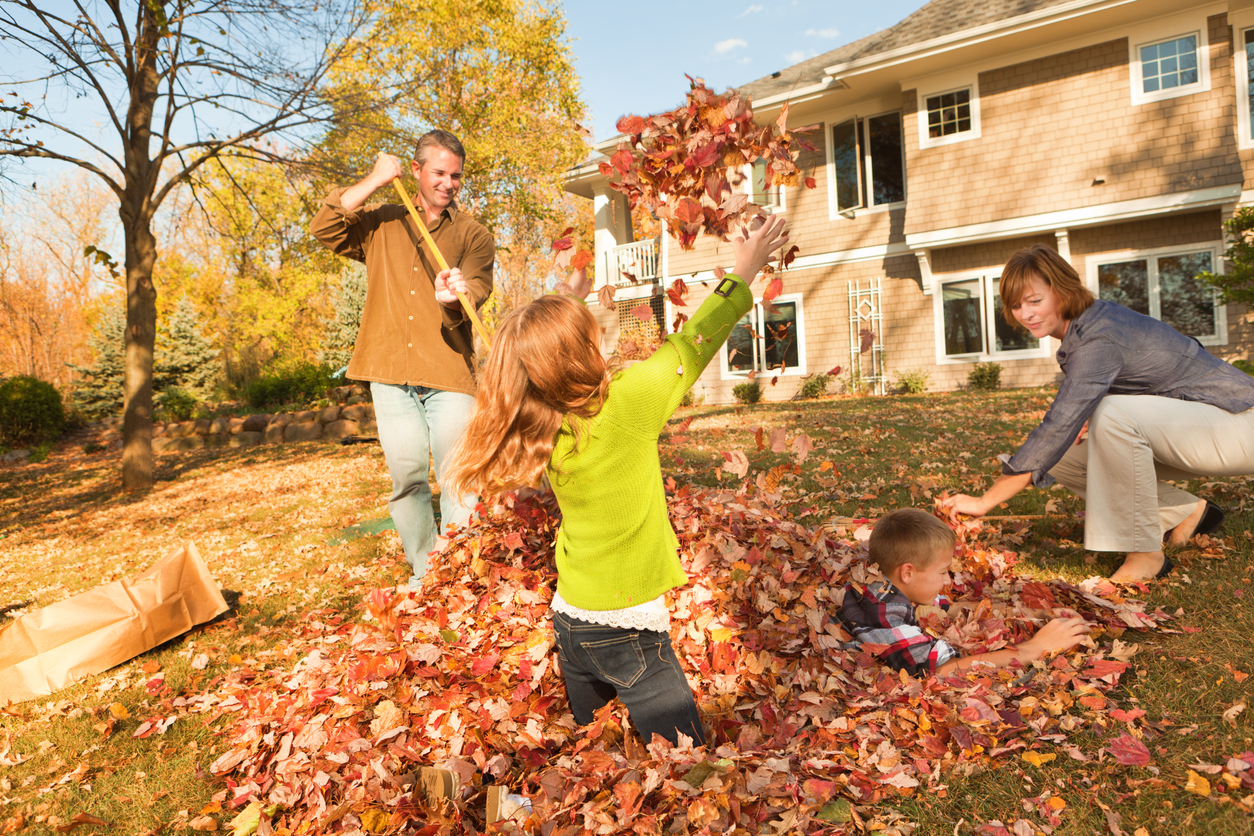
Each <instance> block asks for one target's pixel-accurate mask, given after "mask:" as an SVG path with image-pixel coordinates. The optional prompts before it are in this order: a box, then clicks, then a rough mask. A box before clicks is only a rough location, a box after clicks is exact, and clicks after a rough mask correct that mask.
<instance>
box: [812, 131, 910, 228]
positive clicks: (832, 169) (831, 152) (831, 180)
mask: <svg viewBox="0 0 1254 836" xmlns="http://www.w3.org/2000/svg"><path fill="white" fill-rule="evenodd" d="M890 113H895V114H897V118H898V119H899V120H900V125H901V182H902V189H903V191H904V193H905V197H903V198H902V199H901V200H895V201H893V202H892V203H879V204H875V205H872V206H865V205H860V206H854V207H850V208H848V209H841V208H840V207H839V206H838V205H837V203H836V152H835V149H834V147H833V144H832V129H833V128H835V127H836V126H838V125H843V124H844V123H846V122H849V121H850V120H852V121H853V123H854V130H855V132H857V135H858V142H859V148H861V150H862V155H861V157H860V158H859V159H858V178H859V182H858V189H859V192H858V194H859V195H861V194H862V191H863V190H865V191H866V193H867V195H868V196H870V197H871V198H872V199H874V197H873V196H874V193H875V188H874V187H875V180H874V178H875V170H874V167H873V166H872V164H871V144H870V142H868V141H867V136H866V132H867V123H868V122H869V121H870V120H872V119H875V118H876V117H878V116H886V115H888V114H890ZM823 148H824V161H825V163H826V166H825V167H826V169H827V216H828V219H829V220H833V221H834V220H836V219H837V218H849V217H851V216H852V213H854V212H858V213H862V212H866V213H872V212H887V211H889V210H890V209H900V208H902V207H904V206H905V205H906V198H908V197H909V195H910V184H909V176H908V175H907V173H906V120H905V114H904V113H902V112H901V110H900V109H897V110H882V111H880V112H878V113H872V114H871V115H870V116H860V115H858V114H851V115H849V116H847V117H846V118H844V119H836V120H833V121H831V122H827V123H825V124H824V125H823ZM860 199H861V198H859V200H860Z"/></svg>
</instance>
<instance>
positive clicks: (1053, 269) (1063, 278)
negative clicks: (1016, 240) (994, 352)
mask: <svg viewBox="0 0 1254 836" xmlns="http://www.w3.org/2000/svg"><path fill="white" fill-rule="evenodd" d="M1033 278H1037V279H1040V280H1041V281H1042V282H1044V283H1045V284H1047V285H1049V287H1050V289H1051V290H1053V291H1054V294H1055V295H1056V296H1057V297H1058V313H1059V314H1060V315H1061V316H1062V317H1063V318H1064V319H1075V318H1076V317H1077V316H1079V315H1080V314H1082V313H1084V312H1085V311H1086V310H1088V307H1089V305H1091V304H1093V291H1091V290H1089V289H1088V288H1087V287H1085V286H1084V282H1082V281H1080V274H1079V273H1077V272H1076V271H1075V268H1074V267H1072V266H1071V265H1070V264H1068V263H1067V260H1066V259H1065V258H1063V257H1062V256H1060V255H1059V254H1058V253H1057V251H1056V250H1052V249H1050V248H1049V247H1047V246H1045V245H1044V244H1033V245H1032V246H1030V247H1024V248H1023V249H1021V250H1019V252H1017V253H1015V254H1014V255H1012V256H1011V257H1010V258H1008V259H1007V260H1006V266H1005V268H1003V269H1002V271H1001V282H1000V283H999V285H998V293H999V294H1000V295H1001V315H1002V316H1003V317H1005V319H1006V321H1007V322H1009V323H1010V324H1011V325H1012V326H1014V327H1015V328H1023V326H1022V325H1020V324H1019V320H1017V319H1015V315H1014V311H1013V310H1012V309H1011V308H1012V306H1013V305H1016V304H1018V303H1019V300H1021V299H1022V298H1023V294H1025V293H1027V291H1028V285H1029V284H1030V283H1031V281H1032V279H1033Z"/></svg>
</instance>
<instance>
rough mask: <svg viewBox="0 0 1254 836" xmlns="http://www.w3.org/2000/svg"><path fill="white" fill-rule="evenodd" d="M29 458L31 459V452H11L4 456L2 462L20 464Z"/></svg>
mask: <svg viewBox="0 0 1254 836" xmlns="http://www.w3.org/2000/svg"><path fill="white" fill-rule="evenodd" d="M28 458H30V450H11V451H9V452H8V453H5V454H4V456H3V459H2V460H3V461H6V462H18V461H23V460H24V459H28Z"/></svg>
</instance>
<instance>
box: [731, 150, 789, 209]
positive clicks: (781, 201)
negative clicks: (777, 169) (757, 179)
mask: <svg viewBox="0 0 1254 836" xmlns="http://www.w3.org/2000/svg"><path fill="white" fill-rule="evenodd" d="M759 159H763V158H759ZM755 165H757V161H754V162H752V163H745V164H744V165H743V166H741V167H740V174H741V176H742V177H743V178H744V180H743V181H741V182H742V184H743V185H744V190H745V194H747V195H749V200H750V201H752V200H753V167H754V166H755ZM771 192H773V193H774V198H775V202H774V203H768V204H761V203H759V204H758V205H759V206H761V207H762V208H763V209H765V210H766V211H767V212H770V213H771V214H774V213H776V212H783V211H784V210H785V209H787V208H788V199H787V191H785V189H784V184H783V183H781V182H779V180H776V181H775V183H774V184H773V185H772V186H771Z"/></svg>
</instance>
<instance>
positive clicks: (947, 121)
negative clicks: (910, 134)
mask: <svg viewBox="0 0 1254 836" xmlns="http://www.w3.org/2000/svg"><path fill="white" fill-rule="evenodd" d="M971 124H972V122H971V90H970V88H965V89H962V90H954V91H953V92H951V93H942V94H941V95H939V96H928V97H927V137H928V139H942V138H943V137H947V136H951V135H952V134H957V133H964V132H966V131H969V130H971Z"/></svg>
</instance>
